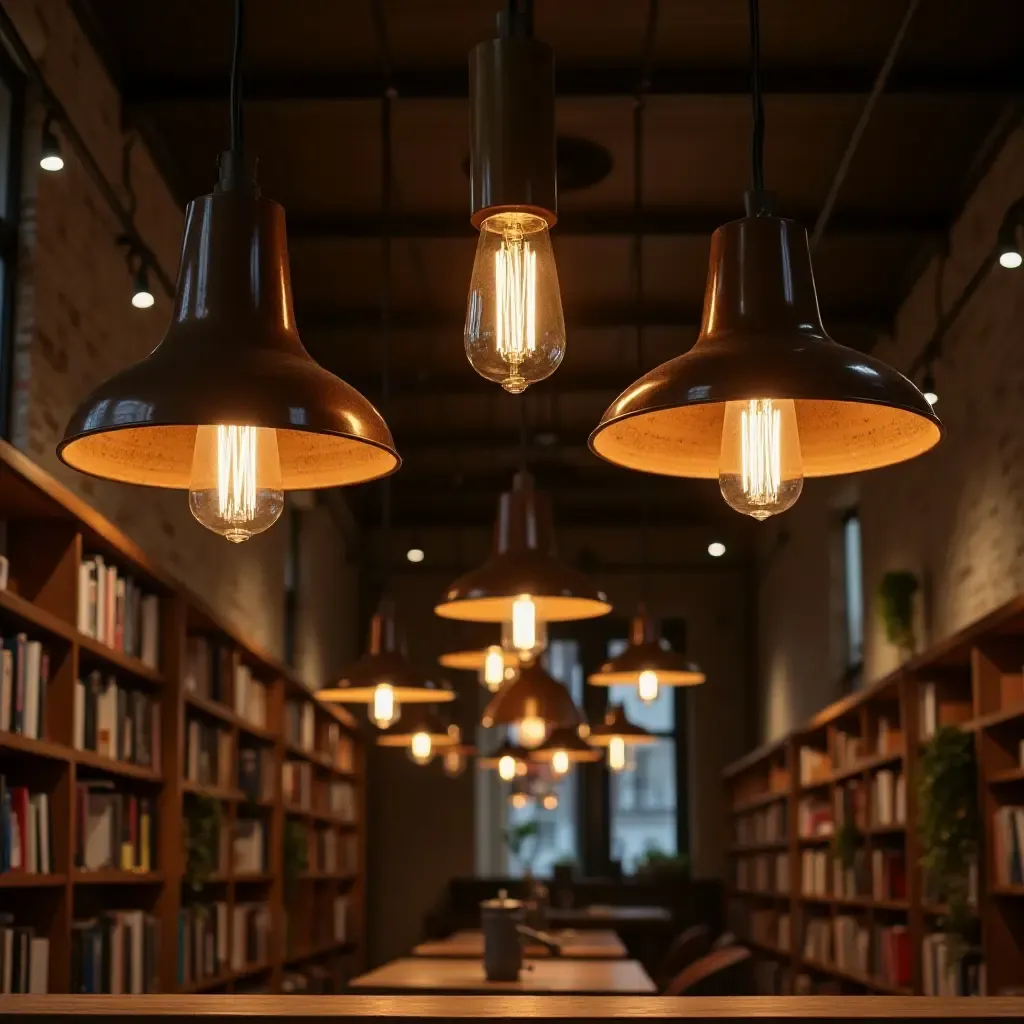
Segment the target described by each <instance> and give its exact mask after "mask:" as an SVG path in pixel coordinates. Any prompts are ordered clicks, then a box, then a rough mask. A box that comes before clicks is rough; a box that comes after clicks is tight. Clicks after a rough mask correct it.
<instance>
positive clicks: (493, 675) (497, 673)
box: [483, 644, 505, 693]
mask: <svg viewBox="0 0 1024 1024" xmlns="http://www.w3.org/2000/svg"><path fill="white" fill-rule="evenodd" d="M504 681H505V653H504V651H502V649H501V648H500V647H499V646H498V645H497V644H492V645H491V646H490V647H488V648H487V651H486V653H485V654H484V670H483V683H484V686H486V687H487V689H488V690H490V691H491V693H494V692H495V691H496V690H498V689H499V688H500V687H501V684H502V683H503V682H504Z"/></svg>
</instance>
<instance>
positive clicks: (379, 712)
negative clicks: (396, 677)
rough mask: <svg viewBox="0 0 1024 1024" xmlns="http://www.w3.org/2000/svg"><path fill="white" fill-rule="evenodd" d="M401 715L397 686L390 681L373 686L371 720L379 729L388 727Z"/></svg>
mask: <svg viewBox="0 0 1024 1024" xmlns="http://www.w3.org/2000/svg"><path fill="white" fill-rule="evenodd" d="M400 717H401V711H400V709H399V707H398V701H397V700H395V688H394V687H393V686H392V685H391V684H390V683H378V684H377V685H376V686H375V687H374V688H373V703H372V704H371V705H370V721H371V722H373V724H374V725H375V726H377V728H378V729H387V728H389V727H390V726H392V725H394V724H395V722H397V721H398V719H399V718H400Z"/></svg>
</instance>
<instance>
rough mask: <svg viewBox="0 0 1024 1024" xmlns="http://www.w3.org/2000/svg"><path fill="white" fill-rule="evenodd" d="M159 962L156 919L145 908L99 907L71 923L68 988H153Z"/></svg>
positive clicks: (122, 991) (128, 991) (123, 991)
mask: <svg viewBox="0 0 1024 1024" xmlns="http://www.w3.org/2000/svg"><path fill="white" fill-rule="evenodd" d="M159 965H160V928H159V922H158V920H157V919H156V918H155V917H154V916H153V915H151V914H147V913H146V912H145V911H142V910H134V909H131V910H110V911H104V912H103V913H101V914H99V915H98V916H97V917H95V918H90V919H87V920H79V921H75V922H73V923H72V925H71V990H72V992H80V993H86V994H90V995H91V994H98V993H109V994H110V995H142V994H147V993H151V992H159V991H160V978H159Z"/></svg>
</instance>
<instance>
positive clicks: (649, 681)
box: [636, 668, 661, 704]
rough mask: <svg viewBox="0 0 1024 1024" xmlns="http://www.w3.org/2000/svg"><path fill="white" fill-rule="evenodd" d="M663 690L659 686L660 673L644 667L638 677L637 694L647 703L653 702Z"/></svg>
mask: <svg viewBox="0 0 1024 1024" xmlns="http://www.w3.org/2000/svg"><path fill="white" fill-rule="evenodd" d="M660 692H661V690H660V688H659V686H658V673H657V672H652V671H651V670H650V669H649V668H648V669H644V671H643V672H641V673H640V675H639V676H638V677H637V681H636V694H637V696H638V697H639V698H640V699H641V700H642V701H643V702H644V703H645V704H652V703H653V702H654V701H656V700H657V699H658V694H659V693H660Z"/></svg>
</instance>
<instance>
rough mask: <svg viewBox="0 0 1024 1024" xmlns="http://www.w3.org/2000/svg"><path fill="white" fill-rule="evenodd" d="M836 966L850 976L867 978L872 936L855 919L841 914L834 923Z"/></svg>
mask: <svg viewBox="0 0 1024 1024" xmlns="http://www.w3.org/2000/svg"><path fill="white" fill-rule="evenodd" d="M833 927H834V930H835V943H834V948H835V965H836V967H838V968H839V969H840V970H841V971H846V972H847V973H849V974H860V975H863V976H866V975H867V973H868V954H869V952H870V945H871V934H870V932H869V931H868V929H867V927H866V926H865V925H862V924H861V923H860V921H858V920H857V918H855V917H851V916H849V915H848V914H841V915H840V916H839V917H837V918H836V919H835V921H833Z"/></svg>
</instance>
